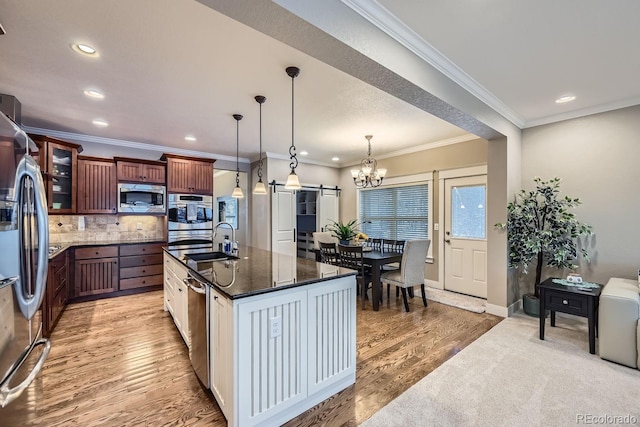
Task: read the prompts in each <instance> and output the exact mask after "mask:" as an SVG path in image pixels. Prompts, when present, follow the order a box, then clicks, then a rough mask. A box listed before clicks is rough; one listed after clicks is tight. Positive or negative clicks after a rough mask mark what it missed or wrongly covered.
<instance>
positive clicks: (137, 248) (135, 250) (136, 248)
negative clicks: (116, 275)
mask: <svg viewBox="0 0 640 427" xmlns="http://www.w3.org/2000/svg"><path fill="white" fill-rule="evenodd" d="M164 245H165V244H164V243H142V244H136V245H122V246H120V256H133V255H146V254H162V247H163V246H164Z"/></svg>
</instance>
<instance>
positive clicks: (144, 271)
mask: <svg viewBox="0 0 640 427" xmlns="http://www.w3.org/2000/svg"><path fill="white" fill-rule="evenodd" d="M142 272H143V273H146V272H147V270H142ZM142 283H144V282H142Z"/></svg>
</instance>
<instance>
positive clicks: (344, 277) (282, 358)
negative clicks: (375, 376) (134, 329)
mask: <svg viewBox="0 0 640 427" xmlns="http://www.w3.org/2000/svg"><path fill="white" fill-rule="evenodd" d="M164 258H165V259H164V263H165V264H164V265H165V270H164V276H165V280H164V287H165V299H164V305H165V310H167V311H169V312H171V314H172V316H173V318H174V321H175V323H176V326H177V327H178V330H179V331H180V332H181V334H182V336H183V338H184V339H185V342H186V343H187V345H188V346H189V347H190V351H191V352H194V351H199V352H201V351H203V350H202V348H201V347H200V346H198V345H196V343H195V341H196V340H195V339H191V338H190V335H191V336H193V334H190V331H189V324H188V323H189V322H188V318H189V313H188V310H189V309H190V306H189V298H188V297H187V295H186V294H187V293H188V292H191V291H189V285H192V287H193V285H196V286H195V287H197V286H204V288H205V289H206V298H207V314H208V331H207V334H208V337H207V342H208V350H209V351H208V353H209V381H208V382H209V384H205V385H207V386H209V387H210V389H211V392H212V393H213V395H214V397H215V398H216V401H217V402H218V404H219V406H220V408H221V410H222V412H223V414H224V415H225V417H226V418H227V422H228V425H229V426H257V425H265V426H273V425H281V424H283V423H285V422H287V421H288V420H290V419H292V418H294V417H296V416H297V415H299V414H301V413H303V412H304V411H306V410H307V409H309V408H312V407H313V406H315V405H316V404H318V403H320V402H322V401H323V400H325V399H327V398H329V397H330V396H332V395H334V394H336V393H337V392H339V391H341V390H343V389H345V388H346V387H348V386H349V385H351V384H354V383H355V369H356V312H355V310H356V301H357V297H356V280H355V272H354V271H352V270H348V269H344V268H341V267H336V266H332V265H327V264H322V263H317V262H315V261H311V260H308V259H301V258H296V257H292V256H288V255H282V254H277V253H273V252H270V251H265V250H261V249H257V248H252V247H240V248H239V251H238V253H237V256H236V257H232V258H230V259H226V260H225V259H222V260H210V259H206V255H202V254H198V251H197V250H191V251H190V250H188V249H187V250H169V249H167V248H165V255H164ZM199 258H200V259H199ZM189 297H191V295H189ZM192 341H193V342H192ZM192 360H193V358H192ZM194 370H196V372H197V371H198V367H197V366H194ZM199 376H200V375H199Z"/></svg>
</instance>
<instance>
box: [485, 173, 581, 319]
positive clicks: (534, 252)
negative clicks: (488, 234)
mask: <svg viewBox="0 0 640 427" xmlns="http://www.w3.org/2000/svg"><path fill="white" fill-rule="evenodd" d="M533 182H534V183H535V185H536V189H535V190H531V191H526V190H520V192H519V193H518V194H517V195H516V196H515V198H514V201H512V202H510V203H509V204H508V205H507V222H506V223H504V224H496V227H498V228H500V229H503V230H507V241H508V244H509V267H510V268H519V269H520V270H521V273H522V274H524V275H526V274H528V272H529V267H530V266H531V264H532V263H534V262H535V266H536V275H535V281H534V289H533V294H525V295H523V296H522V304H523V309H524V312H525V313H526V314H529V315H531V316H538V313H539V311H538V310H539V296H540V289H539V287H540V282H541V276H542V267H543V266H544V265H545V264H546V266H548V267H555V268H559V269H565V268H569V269H572V270H575V269H576V268H577V267H578V266H577V265H575V264H574V263H573V261H574V260H575V259H576V258H577V256H578V245H577V239H578V238H579V237H581V236H586V235H590V234H591V230H592V228H591V226H590V225H588V224H585V223H583V222H580V221H578V219H577V218H576V216H575V214H574V213H573V212H571V211H570V209H573V208H575V207H576V206H578V205H580V204H581V202H580V200H579V199H577V198H571V197H568V196H565V197H561V196H560V178H557V177H556V178H553V179H550V180H548V181H543V180H542V179H541V178H539V177H536V178H534V179H533ZM580 253H581V254H582V257H583V258H584V260H585V261H586V262H589V261H590V260H589V254H588V253H587V251H586V249H584V248H580Z"/></svg>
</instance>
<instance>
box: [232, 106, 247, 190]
mask: <svg viewBox="0 0 640 427" xmlns="http://www.w3.org/2000/svg"><path fill="white" fill-rule="evenodd" d="M233 118H234V119H236V188H234V189H233V193H231V197H234V198H236V199H242V198H243V197H244V193H242V188H240V120H242V115H241V114H234V115H233Z"/></svg>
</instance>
